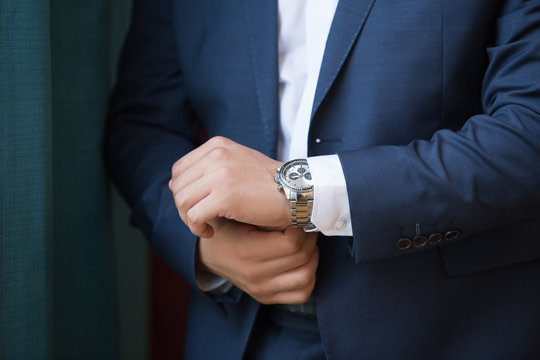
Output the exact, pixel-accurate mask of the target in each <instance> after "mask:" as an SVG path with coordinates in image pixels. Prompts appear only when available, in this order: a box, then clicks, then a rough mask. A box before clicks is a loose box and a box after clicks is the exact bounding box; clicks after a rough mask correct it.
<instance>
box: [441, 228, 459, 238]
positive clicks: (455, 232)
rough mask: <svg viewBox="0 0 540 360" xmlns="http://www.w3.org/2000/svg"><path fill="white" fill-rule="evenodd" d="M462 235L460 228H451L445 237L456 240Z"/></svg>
mask: <svg viewBox="0 0 540 360" xmlns="http://www.w3.org/2000/svg"><path fill="white" fill-rule="evenodd" d="M459 235H460V232H459V231H458V230H450V231H447V232H446V234H444V238H445V239H446V240H454V239H456V238H457V237H458V236H459Z"/></svg>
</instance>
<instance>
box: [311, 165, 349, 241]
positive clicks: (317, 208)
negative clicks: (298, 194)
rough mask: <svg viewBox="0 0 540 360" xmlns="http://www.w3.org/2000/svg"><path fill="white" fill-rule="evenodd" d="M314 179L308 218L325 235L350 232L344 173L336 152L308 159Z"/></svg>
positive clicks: (340, 234)
mask: <svg viewBox="0 0 540 360" xmlns="http://www.w3.org/2000/svg"><path fill="white" fill-rule="evenodd" d="M307 160H308V164H309V169H310V171H311V174H312V179H313V212H312V214H311V222H312V223H313V225H315V226H316V227H317V229H318V230H319V231H320V232H322V233H323V234H324V235H326V236H352V234H353V232H352V225H351V211H350V208H349V197H348V195H347V186H346V183H345V176H344V175H343V169H342V168H341V162H340V160H339V157H338V156H337V155H324V156H313V157H309V158H308V159H307Z"/></svg>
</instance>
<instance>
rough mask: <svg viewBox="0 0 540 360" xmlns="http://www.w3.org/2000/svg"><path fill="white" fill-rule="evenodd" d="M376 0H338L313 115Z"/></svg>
mask: <svg viewBox="0 0 540 360" xmlns="http://www.w3.org/2000/svg"><path fill="white" fill-rule="evenodd" d="M374 2H375V0H339V3H338V6H337V9H336V13H335V15H334V20H333V21H332V26H331V27H330V33H329V34H328V40H327V42H326V49H325V51H324V57H323V61H322V65H321V71H320V74H319V80H318V83H317V90H316V92H315V99H314V102H313V108H312V111H311V116H312V117H313V115H314V114H315V112H316V111H317V109H318V108H319V106H320V104H321V102H322V100H323V99H324V97H325V96H326V94H327V93H328V90H329V89H330V87H331V86H332V83H333V82H334V80H335V79H336V76H337V74H338V73H339V71H340V69H341V67H342V65H343V63H344V62H345V60H346V59H347V56H348V54H349V52H350V51H351V49H352V47H353V45H354V43H355V40H356V38H357V37H358V34H359V33H360V30H361V29H362V26H363V25H364V22H365V21H366V18H367V16H368V14H369V12H370V11H371V8H372V6H373V3H374Z"/></svg>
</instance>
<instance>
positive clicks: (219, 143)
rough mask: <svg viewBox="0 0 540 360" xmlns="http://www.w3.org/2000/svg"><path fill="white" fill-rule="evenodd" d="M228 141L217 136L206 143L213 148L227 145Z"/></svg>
mask: <svg viewBox="0 0 540 360" xmlns="http://www.w3.org/2000/svg"><path fill="white" fill-rule="evenodd" d="M228 140H229V139H227V138H226V137H224V136H219V135H218V136H214V137H212V138H211V139H210V140H208V142H209V143H210V144H211V145H214V146H224V145H226V144H227V141H228Z"/></svg>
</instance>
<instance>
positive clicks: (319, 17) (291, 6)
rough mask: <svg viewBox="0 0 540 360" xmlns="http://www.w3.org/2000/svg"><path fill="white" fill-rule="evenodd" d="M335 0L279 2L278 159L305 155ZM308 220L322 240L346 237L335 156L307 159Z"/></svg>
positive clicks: (343, 192) (346, 214) (347, 220)
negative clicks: (309, 186) (310, 183)
mask: <svg viewBox="0 0 540 360" xmlns="http://www.w3.org/2000/svg"><path fill="white" fill-rule="evenodd" d="M337 3H338V0H279V2H278V9H279V10H278V11H279V32H278V33H279V39H278V44H279V45H278V46H279V84H280V130H281V131H280V142H279V145H280V146H279V158H280V160H282V161H288V160H291V159H297V158H306V157H307V143H308V132H309V125H310V122H311V111H312V108H313V99H314V97H315V90H316V88H317V80H318V78H319V72H320V69H321V63H322V59H323V55H324V49H325V47H326V40H327V38H328V33H329V32H330V26H331V24H332V19H333V18H334V13H335V11H336V7H337ZM308 163H309V168H310V170H311V174H312V178H313V184H314V186H313V188H314V199H313V213H312V215H311V222H312V223H313V224H314V225H315V226H316V227H317V230H319V231H321V232H322V233H323V234H325V235H327V236H335V235H347V236H352V225H351V215H350V209H349V199H348V196H347V189H346V184H345V177H344V175H343V170H342V168H341V163H340V161H339V158H338V156H337V155H327V156H315V157H310V158H308Z"/></svg>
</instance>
